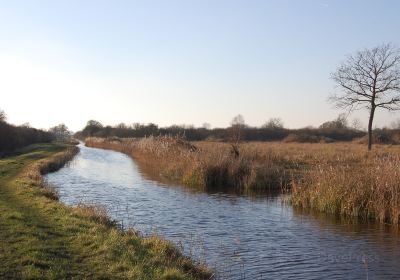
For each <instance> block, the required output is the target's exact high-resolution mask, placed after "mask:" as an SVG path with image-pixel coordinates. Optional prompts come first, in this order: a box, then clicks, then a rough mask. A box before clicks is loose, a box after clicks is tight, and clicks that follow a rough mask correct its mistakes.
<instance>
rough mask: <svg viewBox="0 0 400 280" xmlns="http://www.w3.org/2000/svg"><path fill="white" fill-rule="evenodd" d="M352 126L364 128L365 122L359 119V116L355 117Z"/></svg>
mask: <svg viewBox="0 0 400 280" xmlns="http://www.w3.org/2000/svg"><path fill="white" fill-rule="evenodd" d="M351 127H352V128H353V129H354V130H363V127H364V126H363V124H362V122H361V121H360V119H357V118H355V119H353V121H352V122H351Z"/></svg>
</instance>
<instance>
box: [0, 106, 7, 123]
mask: <svg viewBox="0 0 400 280" xmlns="http://www.w3.org/2000/svg"><path fill="white" fill-rule="evenodd" d="M6 120H7V115H6V113H4V111H3V110H1V109H0V122H5V121H6Z"/></svg>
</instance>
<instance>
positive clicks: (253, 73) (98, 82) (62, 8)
mask: <svg viewBox="0 0 400 280" xmlns="http://www.w3.org/2000/svg"><path fill="white" fill-rule="evenodd" d="M399 11H400V1H396V0H392V1H390V0H375V1H372V0H292V1H289V0H242V1H237V0H201V1H200V0H198V1H195V0H192V1H188V0H159V1H153V0H146V1H144V0H143V1H133V0H132V1H122V0H113V1H111V0H109V1H101V0H96V1H89V0H58V1H52V0H51V1H40V0H36V1H31V0H29V1H19V0H15V1H8V0H7V1H2V0H0V109H2V110H4V111H5V112H6V114H7V116H8V121H9V122H11V123H15V124H22V123H26V122H29V123H30V124H31V125H32V126H34V127H38V128H49V127H51V126H54V125H57V124H59V123H65V124H66V125H67V126H68V127H69V128H70V129H71V130H74V131H77V130H79V129H81V128H83V127H84V126H85V124H86V122H87V121H88V120H90V119H95V120H98V121H100V122H101V123H103V124H110V125H115V124H118V123H121V122H124V123H126V124H130V123H134V122H139V123H150V122H152V123H156V124H159V125H160V126H168V125H172V124H193V125H195V126H201V125H202V124H203V123H205V122H207V123H210V124H211V125H212V127H226V126H229V124H230V121H231V120H232V118H233V117H234V116H235V115H237V114H242V115H243V116H244V119H245V121H246V123H247V124H248V125H251V126H259V125H262V124H263V123H265V122H266V121H267V120H268V119H269V118H272V117H280V118H281V119H282V120H283V122H284V124H285V126H286V127H289V128H299V127H305V126H308V125H313V126H318V125H320V124H321V123H323V122H325V121H327V120H332V119H334V118H335V117H336V116H337V115H338V114H339V113H341V111H339V110H337V109H335V108H334V106H333V105H332V104H330V103H328V102H327V98H328V96H329V95H330V94H332V93H334V92H336V91H338V90H339V89H338V88H335V85H334V83H333V81H332V80H331V79H330V73H331V72H333V71H334V70H335V69H336V68H337V66H338V65H339V64H340V63H341V62H342V61H343V60H344V59H345V58H346V55H349V54H352V53H354V52H356V51H358V50H362V49H364V48H371V47H374V46H376V45H379V44H382V43H388V42H391V43H393V44H395V45H397V46H400V36H399V29H400V17H399V16H398V12H399ZM352 118H359V119H360V120H361V122H362V123H363V124H364V125H365V124H366V123H367V114H366V112H363V111H360V112H356V113H354V114H352V115H350V116H349V119H350V120H351V119H352ZM398 118H400V112H399V113H386V112H384V111H379V112H377V115H376V121H375V124H376V126H385V125H389V124H390V122H392V121H394V120H396V119H398Z"/></svg>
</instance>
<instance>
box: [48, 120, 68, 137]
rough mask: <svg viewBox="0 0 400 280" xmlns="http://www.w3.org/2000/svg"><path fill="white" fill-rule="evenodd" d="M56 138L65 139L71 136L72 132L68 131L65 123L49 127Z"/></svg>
mask: <svg viewBox="0 0 400 280" xmlns="http://www.w3.org/2000/svg"><path fill="white" fill-rule="evenodd" d="M49 132H51V133H52V134H53V135H54V137H55V138H56V139H57V140H67V139H70V138H71V136H72V132H71V131H69V129H68V127H67V126H66V125H65V124H63V123H62V124H59V125H56V126H54V127H52V128H50V129H49Z"/></svg>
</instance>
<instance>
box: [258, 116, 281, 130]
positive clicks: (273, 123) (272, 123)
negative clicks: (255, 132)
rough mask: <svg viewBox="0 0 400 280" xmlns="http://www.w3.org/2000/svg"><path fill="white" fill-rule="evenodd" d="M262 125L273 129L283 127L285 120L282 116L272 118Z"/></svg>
mask: <svg viewBox="0 0 400 280" xmlns="http://www.w3.org/2000/svg"><path fill="white" fill-rule="evenodd" d="M262 127H263V128H272V129H282V128H283V121H282V119H281V118H270V119H269V120H268V121H267V122H266V123H265V124H264V125H263V126H262Z"/></svg>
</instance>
